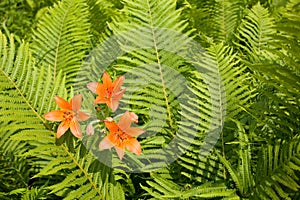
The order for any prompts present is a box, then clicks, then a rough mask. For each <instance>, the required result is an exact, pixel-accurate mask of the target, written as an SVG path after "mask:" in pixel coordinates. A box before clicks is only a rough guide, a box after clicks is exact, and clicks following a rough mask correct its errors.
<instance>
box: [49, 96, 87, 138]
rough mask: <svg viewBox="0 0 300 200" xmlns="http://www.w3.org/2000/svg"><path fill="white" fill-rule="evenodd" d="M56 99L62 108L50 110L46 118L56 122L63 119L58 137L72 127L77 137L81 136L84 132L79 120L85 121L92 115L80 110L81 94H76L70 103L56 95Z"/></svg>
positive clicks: (58, 129) (58, 130)
mask: <svg viewBox="0 0 300 200" xmlns="http://www.w3.org/2000/svg"><path fill="white" fill-rule="evenodd" d="M54 99H55V101H56V103H57V105H58V107H60V108H61V110H53V111H51V112H48V113H47V114H45V118H46V119H47V120H50V121H55V122H60V121H62V122H61V124H60V125H59V126H58V128H57V135H56V137H57V138H60V137H61V136H62V135H63V134H64V133H65V132H66V131H67V130H68V129H69V128H70V129H71V132H72V134H73V135H74V136H75V137H77V138H81V137H82V133H81V130H80V125H79V122H78V121H85V120H87V119H88V118H89V117H90V115H89V114H87V113H84V112H81V111H79V109H80V107H81V102H82V96H81V94H77V95H75V96H74V97H73V98H72V99H71V101H70V103H69V102H67V101H66V100H64V99H63V98H61V97H59V96H55V97H54Z"/></svg>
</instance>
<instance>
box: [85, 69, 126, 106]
mask: <svg viewBox="0 0 300 200" xmlns="http://www.w3.org/2000/svg"><path fill="white" fill-rule="evenodd" d="M102 79H103V84H101V83H98V82H91V83H88V84H87V87H88V88H89V89H90V90H91V91H92V92H93V93H95V94H97V95H98V96H97V97H96V99H95V101H94V104H97V103H106V105H107V106H108V107H109V108H111V109H112V111H116V110H117V108H118V106H119V100H120V99H121V98H122V96H123V94H124V92H125V89H124V90H120V89H121V86H122V85H123V82H124V79H125V77H124V76H120V77H118V78H117V79H116V80H115V81H114V82H112V80H111V78H110V76H109V74H108V73H107V72H104V73H103V77H102Z"/></svg>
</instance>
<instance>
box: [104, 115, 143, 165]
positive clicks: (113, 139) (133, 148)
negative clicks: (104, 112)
mask: <svg viewBox="0 0 300 200" xmlns="http://www.w3.org/2000/svg"><path fill="white" fill-rule="evenodd" d="M131 115H132V114H130V113H129V112H128V111H126V112H125V113H124V114H123V115H122V116H121V118H120V120H119V122H118V123H115V122H113V121H110V120H104V123H105V126H106V128H108V130H109V132H110V133H109V134H108V135H107V136H105V137H104V138H103V140H102V141H101V142H100V144H99V149H100V150H103V149H110V148H112V147H115V149H116V151H117V154H118V156H119V158H120V160H122V158H123V156H124V153H125V149H127V150H128V151H130V152H132V153H135V154H136V155H140V154H141V153H142V148H141V145H140V143H139V142H138V140H137V139H136V138H135V137H137V136H139V135H141V134H143V133H145V132H146V131H145V130H143V129H141V128H137V127H130V126H131V123H132V122H133V121H132V117H131Z"/></svg>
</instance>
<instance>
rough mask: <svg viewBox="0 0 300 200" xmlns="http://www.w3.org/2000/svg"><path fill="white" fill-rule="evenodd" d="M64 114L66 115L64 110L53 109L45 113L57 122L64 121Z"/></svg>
mask: <svg viewBox="0 0 300 200" xmlns="http://www.w3.org/2000/svg"><path fill="white" fill-rule="evenodd" d="M63 116H64V112H63V111H61V110H53V111H51V112H48V113H46V114H45V115H44V117H45V119H47V120H51V121H55V122H60V121H62V120H63V119H64V118H63Z"/></svg>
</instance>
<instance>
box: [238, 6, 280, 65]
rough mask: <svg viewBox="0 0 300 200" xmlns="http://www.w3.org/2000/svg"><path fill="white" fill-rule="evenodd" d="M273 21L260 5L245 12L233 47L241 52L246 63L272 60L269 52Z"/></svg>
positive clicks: (273, 31) (272, 56) (266, 10)
mask: <svg viewBox="0 0 300 200" xmlns="http://www.w3.org/2000/svg"><path fill="white" fill-rule="evenodd" d="M274 33H275V29H274V19H273V18H272V17H271V16H270V13H269V11H268V9H266V8H264V7H263V6H262V5H261V4H260V3H257V4H256V5H254V6H253V7H252V8H251V9H250V10H249V9H248V10H247V13H246V16H245V18H244V19H243V20H242V22H241V23H240V25H239V27H238V29H237V32H236V37H237V41H235V45H236V46H238V47H239V48H240V50H241V51H242V52H241V54H242V55H243V59H245V60H247V62H259V61H261V60H264V59H273V60H275V58H276V57H275V56H274V55H273V54H272V53H271V52H270V51H269V49H271V48H272V46H271V45H270V41H272V40H274V38H273V37H272V35H273V34H274Z"/></svg>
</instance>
